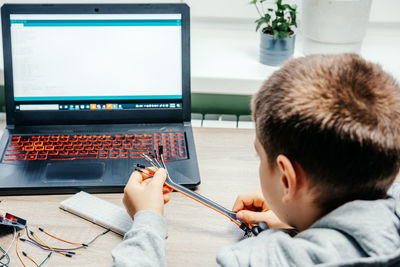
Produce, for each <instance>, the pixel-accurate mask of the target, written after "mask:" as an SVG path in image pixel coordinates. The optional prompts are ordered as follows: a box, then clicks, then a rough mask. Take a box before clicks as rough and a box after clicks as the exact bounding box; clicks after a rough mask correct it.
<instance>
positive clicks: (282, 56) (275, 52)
mask: <svg viewBox="0 0 400 267" xmlns="http://www.w3.org/2000/svg"><path fill="white" fill-rule="evenodd" d="M295 41H296V33H294V34H292V35H291V36H290V37H289V38H279V39H277V40H274V36H272V35H270V34H266V33H263V32H262V31H261V42H260V62H261V63H262V64H265V65H269V66H279V65H281V64H282V63H284V62H285V61H286V60H288V59H290V58H291V57H292V56H293V53H294V44H295Z"/></svg>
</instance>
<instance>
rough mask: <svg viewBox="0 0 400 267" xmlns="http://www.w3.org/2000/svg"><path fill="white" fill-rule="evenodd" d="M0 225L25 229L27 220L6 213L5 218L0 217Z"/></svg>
mask: <svg viewBox="0 0 400 267" xmlns="http://www.w3.org/2000/svg"><path fill="white" fill-rule="evenodd" d="M0 225H5V226H13V227H19V228H21V229H23V228H24V227H25V226H26V220H24V219H22V218H20V217H17V216H15V215H12V214H10V213H6V215H4V216H3V215H0Z"/></svg>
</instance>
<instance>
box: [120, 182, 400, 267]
mask: <svg viewBox="0 0 400 267" xmlns="http://www.w3.org/2000/svg"><path fill="white" fill-rule="evenodd" d="M388 195H389V196H388V197H387V198H386V199H380V200H374V201H365V200H357V201H352V202H349V203H346V204H344V205H342V206H340V207H339V208H337V209H335V210H333V211H332V212H330V213H329V214H327V215H325V216H324V217H322V218H321V219H319V220H318V221H316V222H315V223H314V224H313V225H312V226H311V227H310V228H309V229H307V230H305V231H303V232H301V233H299V234H297V235H295V236H293V237H292V236H291V234H290V232H288V231H285V230H281V229H270V230H266V231H264V232H262V233H260V234H259V235H258V236H257V237H251V238H248V239H246V240H243V241H241V242H239V243H237V244H236V245H234V246H230V247H224V248H222V250H221V251H220V252H219V253H218V254H217V263H218V264H219V265H221V266H310V265H319V266H324V267H327V266H400V184H394V185H393V186H392V187H391V189H390V191H389V194H388ZM166 236H167V226H166V224H165V221H164V219H163V218H162V217H161V216H160V215H158V214H156V213H154V212H151V211H141V212H138V213H137V214H136V215H135V221H134V224H133V226H132V229H131V230H130V231H129V232H128V233H127V234H126V235H125V237H124V241H123V242H122V243H120V244H119V245H118V246H117V247H116V248H115V249H114V250H113V251H112V256H113V258H114V263H113V266H165V265H166V260H165V238H166Z"/></svg>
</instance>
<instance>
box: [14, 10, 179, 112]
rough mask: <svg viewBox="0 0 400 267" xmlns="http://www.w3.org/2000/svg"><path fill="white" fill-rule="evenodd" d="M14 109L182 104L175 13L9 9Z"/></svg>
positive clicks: (139, 106) (169, 106)
mask: <svg viewBox="0 0 400 267" xmlns="http://www.w3.org/2000/svg"><path fill="white" fill-rule="evenodd" d="M10 26H11V50H12V70H13V90H14V91H13V92H14V102H15V106H14V107H15V111H16V112H19V111H38V110H43V111H46V110H54V111H56V110H63V111H68V112H74V111H77V110H80V111H81V110H87V111H94V112H99V111H101V110H110V109H112V110H114V109H118V110H125V109H128V110H133V109H167V110H170V109H179V108H182V93H183V92H182V40H181V14H74V15H72V14H71V15H69V14H40V15H39V14H11V15H10Z"/></svg>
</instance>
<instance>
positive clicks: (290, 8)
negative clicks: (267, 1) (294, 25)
mask: <svg viewBox="0 0 400 267" xmlns="http://www.w3.org/2000/svg"><path fill="white" fill-rule="evenodd" d="M282 7H283V8H285V9H288V10H290V11H296V8H293V7H291V6H290V5H288V4H284V5H282Z"/></svg>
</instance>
